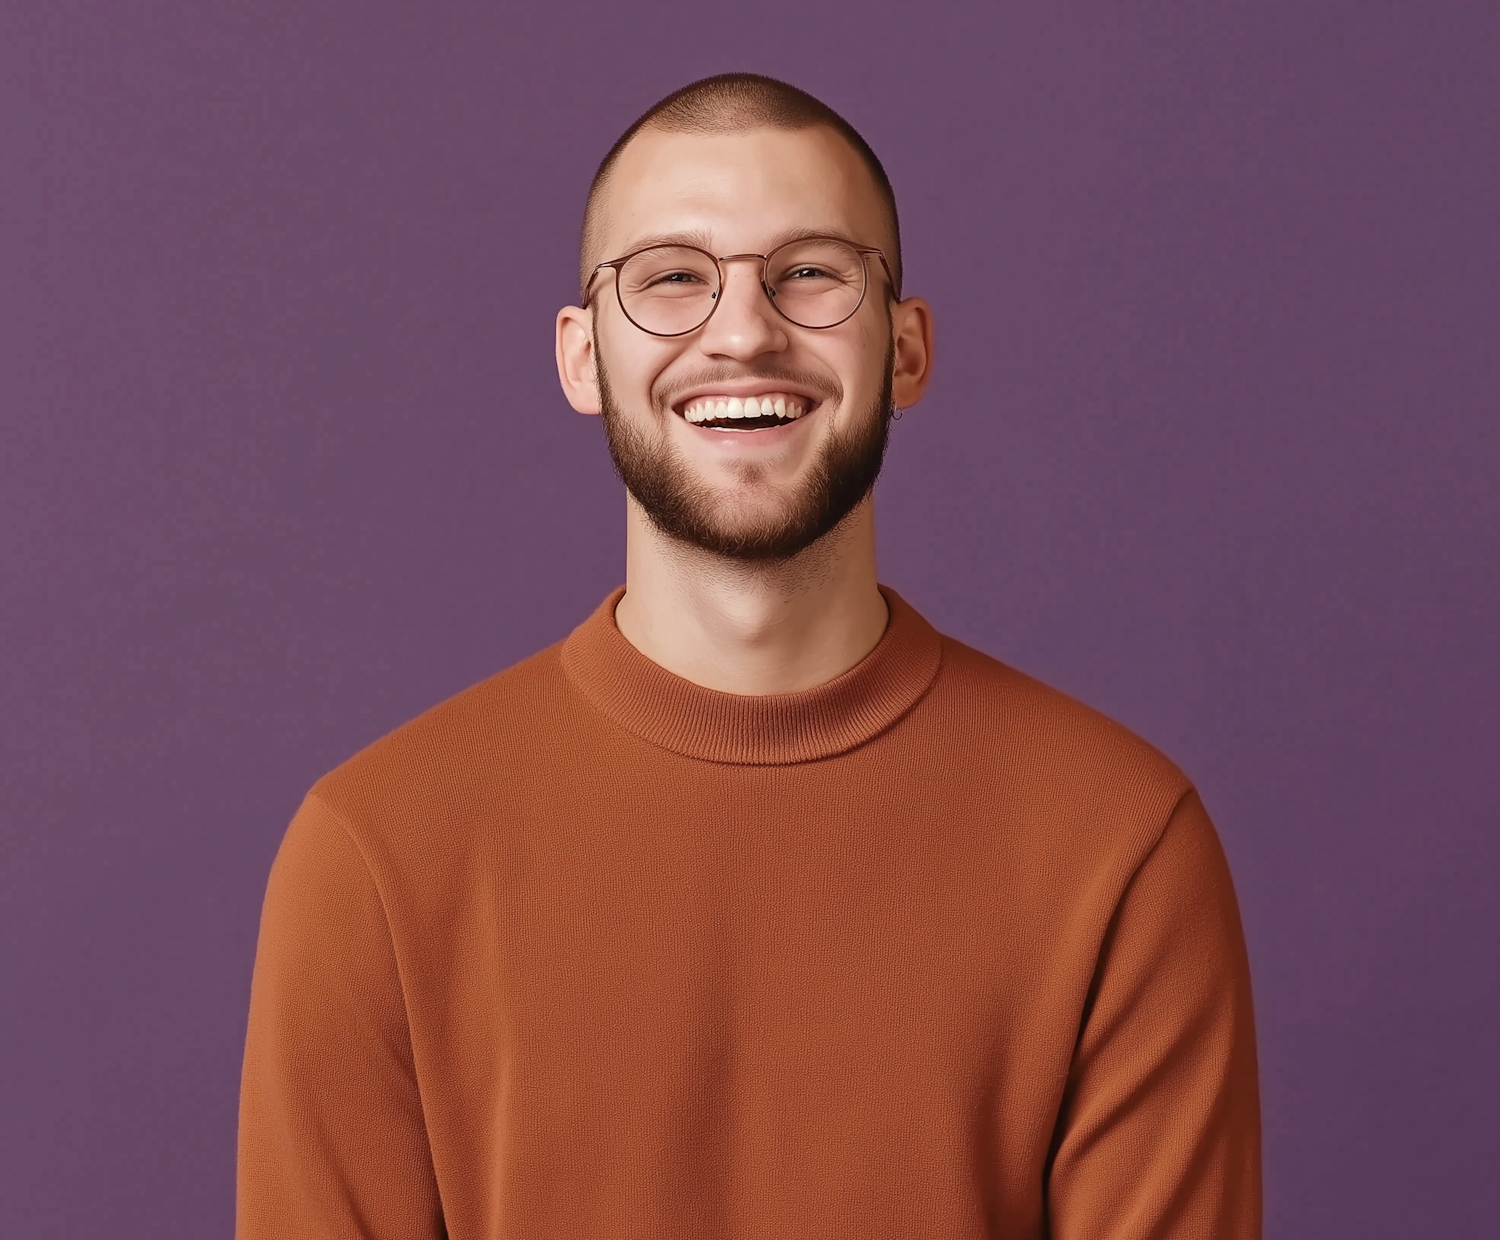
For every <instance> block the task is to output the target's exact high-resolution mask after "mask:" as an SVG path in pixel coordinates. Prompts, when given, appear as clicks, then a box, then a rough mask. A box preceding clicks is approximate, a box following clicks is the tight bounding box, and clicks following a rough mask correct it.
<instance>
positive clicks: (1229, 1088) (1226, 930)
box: [237, 590, 1260, 1240]
mask: <svg viewBox="0 0 1500 1240" xmlns="http://www.w3.org/2000/svg"><path fill="white" fill-rule="evenodd" d="M622 593H623V592H622V591H616V592H615V593H614V594H612V595H611V596H610V597H609V598H608V599H606V600H605V601H604V603H603V604H602V605H601V606H600V608H599V609H598V611H596V612H595V613H594V615H593V616H591V617H590V618H589V619H588V620H587V621H585V622H584V623H583V624H582V625H581V626H579V628H578V629H577V630H575V631H574V633H573V634H572V635H571V636H570V637H569V638H568V639H567V640H566V641H564V642H562V643H560V644H558V645H556V646H553V647H551V648H549V649H547V650H544V651H542V652H541V653H540V654H537V655H535V656H533V657H532V658H530V659H528V660H526V661H525V662H522V663H520V664H518V665H517V666H515V667H513V668H510V669H509V670H507V671H505V672H502V673H500V674H499V675H496V676H494V677H492V678H490V679H489V680H486V681H484V682H483V683H481V684H479V685H477V686H475V687H474V688H472V689H469V690H467V691H466V692H464V693H461V694H459V695H458V696H457V697H455V698H453V699H451V700H449V701H448V702H445V703H443V704H442V705H440V706H438V707H435V708H434V709H433V710H430V711H428V712H427V713H426V714H424V715H422V716H420V717H419V718H417V719H416V720H414V721H412V722H411V723H409V724H407V725H405V726H404V727H402V728H400V729H398V730H397V731H395V732H393V733H392V734H390V735H389V736H387V737H385V738H384V739H382V740H380V741H378V742H376V743H375V744H374V745H372V746H371V747H370V748H368V749H366V750H365V751H363V752H362V753H360V754H358V755H357V756H356V757H354V758H353V759H351V760H350V761H349V762H347V763H345V764H344V765H343V766H341V767H339V768H338V769H337V770H335V771H334V772H332V773H331V774H330V775H328V776H326V777H324V778H323V779H322V780H320V781H319V782H318V784H317V785H316V786H315V787H314V788H313V790H312V792H311V793H310V794H309V795H308V797H307V799H306V801H305V802H304V803H303V805H302V807H301V809H300V810H299V811H298V812H297V814H296V816H295V818H294V819H293V821H292V824H291V826H290V828H289V829H288V831H287V835H286V838H285V840H284V842H283V844H282V846H281V850H280V852H279V853H278V855H277V858H276V862H275V865H274V867H273V869H272V873H271V879H270V884H269V888H268V892H267V896H266V903H265V910H264V914H263V917H262V922H261V932H260V942H259V948H258V952H257V956H256V964H255V976H254V983H253V987H252V997H251V1011H250V1026H249V1036H248V1040H247V1045H246V1051H245V1064H244V1078H243V1085H242V1094H241V1108H240V1147H239V1196H238V1225H237V1234H238V1236H239V1237H240V1238H241V1240H289V1238H291V1237H298V1238H303V1237H306V1238H309V1240H310V1238H313V1237H317V1238H319V1240H333V1238H339V1240H342V1238H344V1237H350V1238H353V1237H369V1238H375V1237H379V1238H382V1240H384V1238H387V1237H389V1238H391V1240H397V1238H399V1240H419V1238H420V1240H436V1238H438V1237H448V1238H449V1240H481V1238H482V1240H634V1238H637V1237H638V1238H640V1240H646V1238H648V1237H649V1238H650V1240H669V1238H670V1240H675V1238H678V1237H681V1238H684V1240H686V1238H687V1237H692V1238H693V1240H704V1238H708V1237H715V1238H717V1237H725V1238H731V1237H732V1238H735V1240H787V1238H788V1237H859V1238H861V1240H865V1238H873V1237H901V1238H903V1240H912V1238H916V1237H933V1238H938V1237H941V1238H942V1240H969V1238H976V1240H977V1238H979V1237H1006V1238H1009V1240H1023V1238H1032V1237H1035V1238H1040V1237H1059V1238H1063V1237H1065V1238H1067V1240H1085V1238H1087V1240H1098V1238H1101V1237H1109V1238H1111V1240H1133V1238H1142V1240H1144V1238H1145V1237H1184V1238H1185V1237H1203V1238H1206V1237H1214V1238H1216V1240H1231V1238H1235V1240H1238V1238H1252V1237H1257V1236H1258V1235H1259V1232H1260V1134H1259V1109H1258V1094H1257V1085H1256V1064H1255V1047H1254V1034H1253V1028H1252V1016H1251V1005H1250V984H1249V968H1248V964H1247V961H1246V956H1245V948H1244V942H1243V938H1242V935H1241V930H1240V922H1239V915H1238V912H1237V909H1236V906H1235V898H1234V892H1233V888H1232V886H1231V883H1230V877H1229V872H1228V868H1227V866H1226V864H1225V860H1224V856H1223V852H1222V850H1221V848H1220V846H1219V842H1218V839H1217V837H1216V835H1215V832H1214V829H1213V826H1212V825H1211V823H1210V821H1209V819H1208V817H1207V815H1206V814H1205V812H1204V808H1203V805H1202V803H1201V802H1200V800H1199V798H1198V796H1197V794H1196V793H1195V792H1194V791H1193V789H1192V787H1191V786H1190V784H1189V783H1188V781H1187V780H1186V779H1185V778H1184V776H1183V775H1182V774H1181V772H1179V771H1178V770H1177V768H1176V767H1174V766H1173V765H1172V764H1171V763H1170V762H1169V761H1168V760H1167V759H1165V758H1164V757H1162V755H1161V754H1159V753H1158V752H1156V751H1155V750H1154V749H1152V748H1151V747H1150V746H1149V745H1147V744H1145V743H1144V742H1143V741H1141V740H1139V739H1138V738H1136V737H1135V736H1133V735H1132V734H1131V733H1129V732H1128V731H1126V730H1125V729H1124V728H1122V727H1120V726H1119V725H1117V724H1115V723H1112V722H1111V721H1109V720H1108V719H1106V718H1104V717H1103V716H1101V715H1099V714H1097V713H1096V712H1094V711H1092V710H1090V709H1088V708H1087V707H1085V706H1082V705H1080V704H1079V703H1077V702H1075V701H1073V700H1072V699H1070V698H1068V697H1065V696H1064V695H1062V694H1060V693H1058V692H1056V691H1054V690H1051V689H1048V688H1047V687H1045V686H1043V685H1041V684H1039V683H1037V682H1036V681H1035V680H1032V679H1030V678H1028V677H1026V676H1024V675H1022V674H1020V673H1019V672H1016V671H1014V670H1012V669H1011V668H1009V667H1006V666H1005V665H1003V664H1001V663H998V662H996V661H995V660H994V659H991V658H989V657H987V656H986V655H983V654H981V653H979V652H977V651H975V650H972V649H970V648H968V647H966V646H964V645H962V644H960V643H958V642H955V641H952V640H950V639H948V638H945V637H942V636H940V635H939V634H938V633H937V632H935V631H934V630H933V629H932V627H931V626H930V625H928V624H927V622H926V621H925V620H923V619H922V617H921V616H920V615H918V614H917V613H916V612H915V611H914V610H913V609H912V608H911V607H910V606H908V605H907V604H906V603H905V602H903V601H902V600H901V599H900V597H899V596H898V595H896V594H895V593H894V592H893V591H890V590H885V591H884V593H885V596H886V599H887V602H888V604H889V607H890V622H889V624H888V627H887V630H886V633H885V635H884V636H883V637H882V639H881V641H880V643H879V644H878V645H877V646H876V648H875V649H874V650H873V651H872V652H871V653H870V654H869V655H868V656H867V657H866V658H865V659H864V660H863V661H862V662H860V663H859V664H858V665H857V666H856V667H854V668H852V669H851V670H850V671H848V672H847V673H845V674H844V675H842V676H840V677H838V678H837V679H835V680H833V681H831V682H829V683H828V684H825V685H821V686H818V687H817V688H814V689H810V690H807V691H806V692H801V693H790V694H780V695H773V696H768V697H741V696H737V695H734V694H727V693H719V692H715V691H713V690H709V689H704V688H701V687H699V686H696V685H693V684H691V683H689V682H687V681H685V680H682V679H681V678H679V677H676V676H673V675H672V674H671V673H669V672H667V671H665V670H664V669H662V668H661V667H659V666H658V665H656V664H654V663H652V662H651V661H650V660H648V659H647V658H645V656H643V655H642V654H640V653H639V652H638V651H637V650H635V648H634V647H632V646H631V645H630V644H629V642H627V641H626V640H625V638H624V637H623V636H622V635H621V634H620V632H619V630H618V629H617V628H616V626H615V623H614V607H615V604H616V602H618V600H619V598H620V596H621V594H622Z"/></svg>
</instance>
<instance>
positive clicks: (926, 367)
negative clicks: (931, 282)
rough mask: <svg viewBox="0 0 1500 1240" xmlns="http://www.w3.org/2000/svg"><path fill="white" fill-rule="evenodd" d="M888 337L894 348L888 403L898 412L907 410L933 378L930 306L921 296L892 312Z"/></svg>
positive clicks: (897, 305)
mask: <svg viewBox="0 0 1500 1240" xmlns="http://www.w3.org/2000/svg"><path fill="white" fill-rule="evenodd" d="M891 337H892V341H893V343H894V344H895V346H896V366H895V372H894V374H893V376H892V379H891V400H892V401H894V402H895V405H896V408H897V409H910V408H911V407H912V406H913V405H915V404H916V403H917V402H918V401H919V400H921V399H922V393H923V392H925V391H926V390H927V382H928V380H929V379H931V378H932V307H931V306H929V305H928V304H927V303H926V302H925V301H924V300H923V299H922V298H920V297H908V298H907V299H906V300H905V301H901V302H897V303H896V305H895V306H894V307H892V309H891Z"/></svg>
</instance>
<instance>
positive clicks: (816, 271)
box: [785, 263, 832, 280]
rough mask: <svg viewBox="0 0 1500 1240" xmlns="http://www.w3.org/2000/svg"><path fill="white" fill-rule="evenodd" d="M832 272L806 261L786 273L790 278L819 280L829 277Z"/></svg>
mask: <svg viewBox="0 0 1500 1240" xmlns="http://www.w3.org/2000/svg"><path fill="white" fill-rule="evenodd" d="M831 274H832V273H831V272H828V271H825V270H823V268H821V267H814V266H812V265H811V264H810V263H804V264H803V265H802V266H800V267H793V268H792V269H791V270H790V271H788V272H787V273H786V276H785V278H786V279H788V280H819V279H827V278H828V277H829V276H830V275H831Z"/></svg>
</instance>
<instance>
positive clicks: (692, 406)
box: [682, 393, 807, 422]
mask: <svg viewBox="0 0 1500 1240" xmlns="http://www.w3.org/2000/svg"><path fill="white" fill-rule="evenodd" d="M806 412H807V406H806V405H805V404H804V403H803V401H802V398H801V397H800V396H788V395H785V394H783V393H773V394H772V395H770V396H760V397H756V396H745V397H739V396H727V397H726V396H700V397H698V398H697V399H696V400H693V401H689V402H688V406H687V408H685V409H684V410H683V411H682V416H683V417H685V418H686V419H687V420H688V421H689V422H713V421H716V420H717V419H719V418H768V417H770V416H771V415H772V414H773V413H774V414H775V415H776V416H777V417H778V418H800V417H801V416H802V415H803V414H804V413H806Z"/></svg>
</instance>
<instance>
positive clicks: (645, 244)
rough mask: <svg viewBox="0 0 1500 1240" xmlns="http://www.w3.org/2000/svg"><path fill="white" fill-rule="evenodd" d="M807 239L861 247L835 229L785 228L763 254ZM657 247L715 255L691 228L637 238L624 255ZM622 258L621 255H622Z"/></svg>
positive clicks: (706, 239) (703, 234)
mask: <svg viewBox="0 0 1500 1240" xmlns="http://www.w3.org/2000/svg"><path fill="white" fill-rule="evenodd" d="M809 237H834V238H836V239H837V240H839V241H847V242H848V243H849V244H850V245H862V244H864V243H863V242H860V241H856V240H854V238H853V237H850V236H846V235H845V234H844V233H843V232H841V231H840V230H839V229H836V228H787V229H783V230H782V231H781V232H779V233H777V234H776V235H775V236H773V237H772V238H771V239H770V241H769V242H768V243H767V245H766V249H765V253H767V254H769V253H770V252H771V251H772V250H774V249H776V247H777V246H782V245H786V243H787V242H789V241H805V240H806V239H807V238H809ZM657 245H691V246H696V247H697V248H698V249H700V250H707V251H708V252H709V253H710V254H713V253H715V251H714V246H713V237H712V236H710V234H708V233H707V232H705V231H703V230H702V229H698V228H692V229H688V230H686V231H684V232H672V233H650V234H648V235H647V236H644V237H637V238H636V239H635V240H634V241H632V242H631V243H630V245H629V246H628V247H627V248H626V250H625V251H624V253H625V254H634V253H636V252H637V251H638V250H649V249H650V248H651V247H652V246H657ZM622 257H623V255H622Z"/></svg>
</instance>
